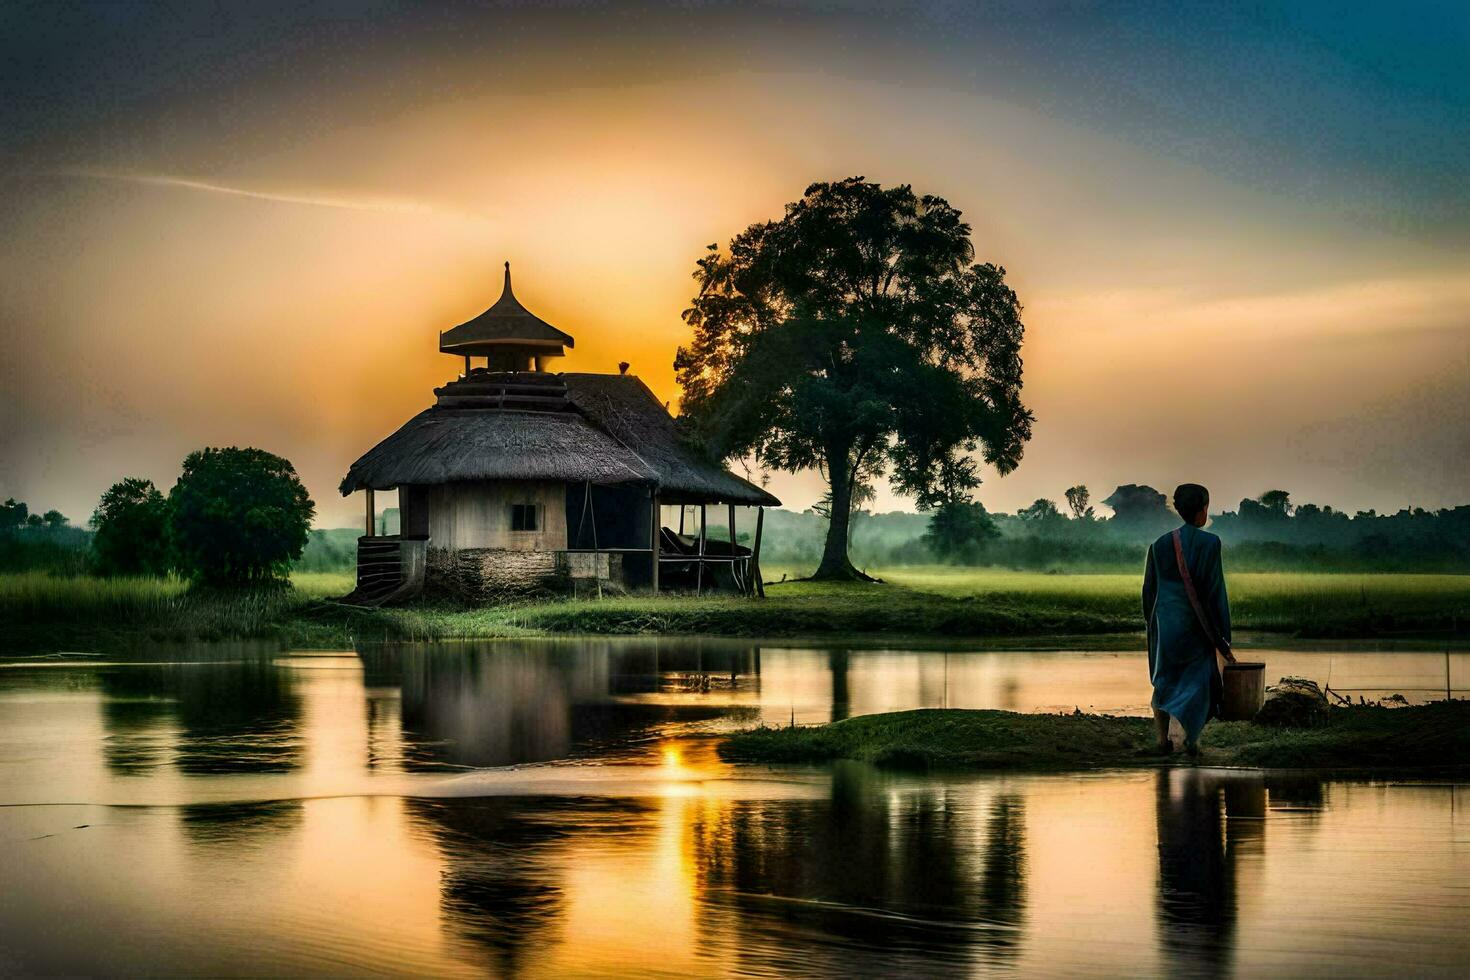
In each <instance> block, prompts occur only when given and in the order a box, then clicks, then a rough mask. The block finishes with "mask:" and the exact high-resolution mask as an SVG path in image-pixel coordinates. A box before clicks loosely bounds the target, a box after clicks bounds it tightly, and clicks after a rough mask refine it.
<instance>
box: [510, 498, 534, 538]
mask: <svg viewBox="0 0 1470 980" xmlns="http://www.w3.org/2000/svg"><path fill="white" fill-rule="evenodd" d="M510 529H511V530H512V531H534V530H536V505H535V504H511V505H510Z"/></svg>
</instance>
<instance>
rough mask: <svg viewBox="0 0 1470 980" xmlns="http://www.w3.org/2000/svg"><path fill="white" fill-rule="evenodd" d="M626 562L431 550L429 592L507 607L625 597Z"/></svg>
mask: <svg viewBox="0 0 1470 980" xmlns="http://www.w3.org/2000/svg"><path fill="white" fill-rule="evenodd" d="M622 559H623V556H622V555H620V554H616V553H607V552H603V553H600V554H587V553H580V552H566V551H518V550H512V549H509V548H462V549H459V550H453V549H449V548H430V549H429V550H428V554H427V556H426V562H425V571H424V591H425V592H427V593H431V594H439V595H450V596H454V597H455V598H458V599H462V600H464V601H467V602H504V601H507V600H513V599H531V598H536V597H538V596H547V595H568V594H571V595H586V594H589V593H596V591H597V589H598V586H599V583H600V584H601V587H602V589H603V590H604V591H606V590H613V591H621V590H622V587H623V584H622V583H623V560H622Z"/></svg>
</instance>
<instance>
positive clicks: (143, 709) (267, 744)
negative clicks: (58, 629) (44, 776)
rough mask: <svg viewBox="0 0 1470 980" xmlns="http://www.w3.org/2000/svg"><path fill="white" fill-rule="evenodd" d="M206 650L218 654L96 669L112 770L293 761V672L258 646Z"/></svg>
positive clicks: (273, 769)
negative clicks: (282, 668) (173, 661)
mask: <svg viewBox="0 0 1470 980" xmlns="http://www.w3.org/2000/svg"><path fill="white" fill-rule="evenodd" d="M211 652H212V654H213V655H214V657H215V658H218V659H210V660H205V661H196V660H192V659H191V660H189V661H187V662H179V663H163V664H146V665H139V666H122V665H118V666H108V667H103V668H99V670H98V682H99V684H100V687H101V689H102V692H103V693H104V694H105V695H106V698H105V700H104V701H103V703H102V719H103V724H104V725H105V726H106V727H107V729H108V739H107V743H106V748H105V755H106V760H107V765H108V767H109V768H110V769H111V770H112V771H113V772H115V773H117V774H118V775H124V776H136V775H143V774H146V773H147V772H149V771H150V770H152V769H155V768H158V767H160V766H163V765H168V764H171V765H173V766H174V767H176V768H177V769H178V770H179V771H180V772H183V773H188V774H191V775H215V774H225V773H284V772H290V771H291V770H293V769H295V768H296V767H297V766H299V765H300V764H301V755H302V750H303V742H302V737H301V732H300V720H301V699H300V697H299V695H298V694H297V692H296V689H295V683H294V681H295V676H294V675H293V674H292V673H291V672H290V671H285V670H281V669H279V667H278V666H277V665H276V664H275V662H274V659H275V653H274V651H273V650H271V649H269V648H263V647H261V646H259V645H245V644H229V645H224V644H222V645H220V646H219V647H215V648H213V649H212V651H211ZM225 657H228V658H229V659H224V658H225Z"/></svg>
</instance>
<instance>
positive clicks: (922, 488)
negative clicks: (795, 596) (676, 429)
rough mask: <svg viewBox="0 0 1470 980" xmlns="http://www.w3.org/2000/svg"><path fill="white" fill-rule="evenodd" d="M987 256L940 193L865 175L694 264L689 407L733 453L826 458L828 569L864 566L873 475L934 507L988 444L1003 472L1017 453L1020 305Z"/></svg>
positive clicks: (812, 463)
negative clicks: (863, 535)
mask: <svg viewBox="0 0 1470 980" xmlns="http://www.w3.org/2000/svg"><path fill="white" fill-rule="evenodd" d="M974 257H975V252H974V246H973V244H972V243H971V240H970V226H969V225H968V224H967V223H966V222H964V221H963V220H962V217H961V214H960V212H959V210H957V209H956V208H954V207H952V206H951V205H950V204H949V203H948V202H946V201H945V200H944V199H942V198H939V197H933V196H929V195H924V196H919V195H916V194H915V193H914V191H913V189H912V188H911V187H909V186H908V185H899V186H897V187H891V188H884V187H880V186H879V185H878V184H876V183H871V182H868V181H866V180H864V179H863V178H861V177H853V178H850V179H847V180H842V181H836V182H832V183H816V184H812V185H811V186H810V187H808V188H807V189H806V192H805V193H804V194H803V196H802V198H801V200H799V201H796V202H794V203H792V204H789V205H787V207H786V212H785V215H784V216H783V217H782V218H781V219H780V220H777V221H770V222H765V223H760V224H754V225H751V226H750V227H749V228H747V229H746V230H745V231H743V232H741V233H740V234H739V235H737V236H736V237H735V238H734V239H732V240H731V242H730V247H729V249H728V250H727V251H721V250H720V248H719V246H718V245H711V246H710V248H709V254H707V255H706V256H705V257H704V258H703V259H701V260H700V261H699V262H698V263H697V270H696V272H695V274H694V276H695V279H696V281H697V282H698V283H699V293H698V295H697V296H696V297H695V298H694V300H693V301H692V303H691V305H690V308H689V309H688V310H686V311H685V312H684V319H685V321H686V322H687V323H688V324H689V325H690V326H691V327H692V328H693V330H694V336H693V339H692V340H691V342H690V343H689V345H688V346H686V347H681V348H680V349H679V352H678V356H677V358H676V359H675V362H674V367H675V369H676V371H677V374H678V380H679V383H680V385H681V386H682V387H683V389H684V400H683V411H684V415H685V418H686V420H687V424H688V425H689V427H690V428H691V429H692V431H693V433H694V434H695V435H696V437H697V438H699V439H700V440H701V441H703V442H704V444H705V445H706V446H707V447H708V448H710V449H711V450H712V451H713V452H714V453H715V454H716V455H718V456H720V457H726V458H728V457H731V456H740V455H753V456H754V457H755V459H756V461H757V462H758V463H760V464H761V465H763V466H767V467H771V468H774V469H781V470H788V471H798V470H806V469H818V470H820V471H821V472H822V473H823V474H824V476H825V477H826V479H827V481H828V486H829V490H830V498H831V521H830V524H829V526H828V532H827V540H826V545H825V548H824V551H823V557H822V562H821V565H820V566H819V568H818V571H817V576H818V577H822V578H843V577H855V576H856V575H857V574H858V573H857V572H856V570H855V569H853V567H852V564H851V562H850V561H849V560H848V556H847V529H848V522H849V519H850V515H851V506H852V496H853V489H854V486H855V485H857V484H859V483H860V482H862V479H863V478H864V477H865V476H866V475H868V474H874V475H877V474H881V473H883V472H889V473H891V477H890V479H891V482H892V483H893V485H894V486H895V488H896V489H898V490H899V491H901V492H904V493H909V494H912V495H913V496H914V497H915V498H916V500H917V501H918V503H919V506H920V507H922V508H926V509H927V508H933V507H938V506H940V505H942V504H945V503H963V502H967V501H968V500H969V499H970V491H972V490H973V489H974V487H976V486H977V485H978V484H979V476H978V473H977V462H976V459H975V455H976V454H978V455H979V457H980V458H981V459H983V460H984V461H985V462H986V463H988V464H990V465H992V466H994V467H995V468H996V469H997V470H998V471H999V472H1001V473H1008V472H1010V471H1011V470H1013V469H1014V468H1015V467H1016V466H1017V465H1018V464H1019V462H1020V460H1021V453H1022V449H1023V447H1024V445H1025V442H1026V440H1027V439H1029V438H1030V435H1031V422H1032V414H1031V412H1030V411H1029V410H1028V409H1027V408H1026V407H1025V406H1024V405H1023V404H1022V403H1021V356H1020V350H1021V341H1022V337H1023V333H1024V327H1023V325H1022V322H1021V304H1020V302H1019V301H1018V300H1017V298H1016V294H1015V293H1014V292H1013V291H1012V290H1011V289H1010V287H1009V286H1007V285H1006V282H1005V270H1004V269H1003V268H1001V267H1000V266H997V265H993V264H976V263H974Z"/></svg>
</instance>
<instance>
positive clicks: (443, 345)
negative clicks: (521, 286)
mask: <svg viewBox="0 0 1470 980" xmlns="http://www.w3.org/2000/svg"><path fill="white" fill-rule="evenodd" d="M571 346H573V341H572V338H571V337H570V336H569V335H567V334H565V333H562V332H561V331H560V330H558V329H556V328H555V327H553V326H552V325H551V324H549V323H547V322H546V321H545V320H543V319H541V318H540V317H538V316H537V315H536V314H534V313H532V312H531V311H530V310H528V309H526V308H525V307H524V306H522V305H521V302H520V300H518V299H516V294H515V292H514V290H512V288H511V284H510V263H509V262H507V263H505V288H504V291H503V292H501V294H500V298H499V299H498V300H496V301H495V305H494V306H492V307H490V308H489V309H488V310H486V311H485V312H484V313H481V314H480V315H479V316H477V317H475V318H474V319H473V320H469V321H466V322H465V323H461V324H460V325H459V326H457V327H455V328H454V329H453V330H449V331H446V332H445V333H442V334H440V335H439V349H440V350H441V351H443V352H444V353H446V354H454V355H455V356H458V357H464V358H466V360H465V372H466V373H469V370H470V364H469V360H468V358H470V357H472V356H473V357H484V358H486V359H487V361H486V363H487V366H488V367H489V368H490V369H491V370H494V371H526V370H536V371H544V370H545V361H546V359H547V358H550V357H560V356H561V355H562V354H563V353H565V350H564V349H565V348H567V347H571Z"/></svg>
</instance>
